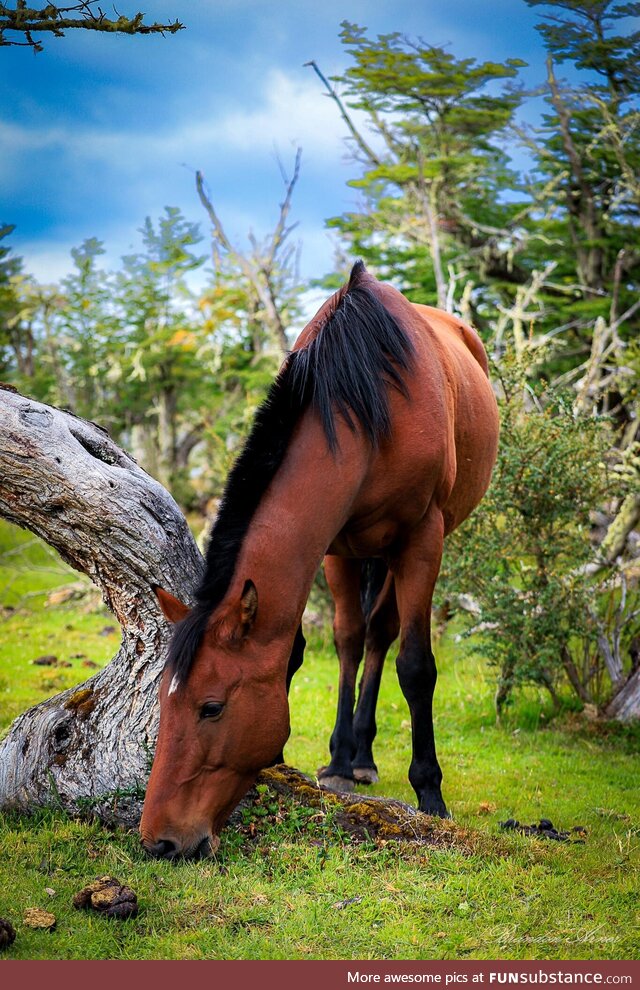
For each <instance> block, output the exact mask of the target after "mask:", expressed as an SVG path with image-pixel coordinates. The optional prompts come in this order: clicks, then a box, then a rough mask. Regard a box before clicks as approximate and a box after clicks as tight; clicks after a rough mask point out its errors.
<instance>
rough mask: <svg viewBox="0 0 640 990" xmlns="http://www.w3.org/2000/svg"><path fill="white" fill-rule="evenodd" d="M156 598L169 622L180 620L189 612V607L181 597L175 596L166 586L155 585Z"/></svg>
mask: <svg viewBox="0 0 640 990" xmlns="http://www.w3.org/2000/svg"><path fill="white" fill-rule="evenodd" d="M153 590H154V591H155V593H156V598H157V599H158V602H159V603H160V608H161V609H162V614H163V615H164V617H165V619H168V620H169V622H180V621H181V620H182V619H184V618H185V617H186V616H187V615H188V614H189V608H188V606H187V605H185V604H184V603H183V602H181V601H180V599H179V598H174V596H173V595H172V594H170V593H169V592H168V591H165V590H164V588H158V587H155V588H154V589H153Z"/></svg>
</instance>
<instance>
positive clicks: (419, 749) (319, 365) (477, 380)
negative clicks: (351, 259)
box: [140, 263, 498, 858]
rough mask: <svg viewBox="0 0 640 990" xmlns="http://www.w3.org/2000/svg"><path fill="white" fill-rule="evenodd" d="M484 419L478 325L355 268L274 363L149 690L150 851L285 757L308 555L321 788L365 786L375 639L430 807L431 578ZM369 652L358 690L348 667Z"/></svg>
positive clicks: (202, 838)
mask: <svg viewBox="0 0 640 990" xmlns="http://www.w3.org/2000/svg"><path fill="white" fill-rule="evenodd" d="M497 438H498V414H497V408H496V403H495V399H494V396H493V392H492V389H491V386H490V384H489V380H488V377H487V359H486V355H485V353H484V349H483V347H482V344H481V342H480V339H479V337H478V336H477V334H476V333H475V331H474V330H472V329H471V328H470V327H468V326H466V325H465V324H464V323H462V322H461V321H460V320H459V319H457V318H456V317H453V316H450V315H449V314H447V313H443V312H440V311H438V310H436V309H431V308H430V307H427V306H418V305H413V304H411V303H410V302H408V301H407V300H406V299H405V298H404V297H403V296H402V295H401V294H400V293H399V292H398V291H397V290H396V289H394V288H392V287H391V286H389V285H384V284H381V283H379V282H377V281H376V279H375V278H373V277H372V276H371V275H369V274H368V273H367V272H366V271H365V269H364V266H363V265H362V263H358V264H356V265H355V266H354V268H353V271H352V273H351V277H350V279H349V282H348V284H347V285H346V286H344V287H343V288H342V289H340V291H339V292H337V293H336V294H335V295H334V296H333V297H332V298H331V299H329V300H328V302H326V303H325V304H324V306H322V308H321V309H320V310H319V312H318V313H317V315H316V316H315V317H314V319H313V320H312V321H311V322H310V323H309V324H308V326H307V327H305V329H304V330H303V332H302V334H301V335H300V337H299V338H298V340H297V342H296V344H295V347H294V349H293V351H292V353H291V354H290V355H289V356H288V358H287V359H286V360H285V362H284V364H283V366H282V368H281V370H280V373H279V375H278V377H277V379H276V381H275V382H274V384H273V386H272V388H271V391H270V393H269V396H268V397H267V400H266V402H265V403H264V405H263V406H262V407H261V408H260V409H259V410H258V413H257V415H256V419H255V423H254V426H253V430H252V432H251V435H250V436H249V439H248V441H247V444H246V446H245V448H244V450H243V452H242V454H241V455H240V457H239V459H238V460H237V462H236V464H235V466H234V468H233V470H232V472H231V474H230V476H229V480H228V482H227V486H226V490H225V495H224V499H223V503H222V506H221V509H220V513H219V515H218V518H217V520H216V524H215V527H214V529H213V533H212V537H211V541H210V544H209V548H208V551H207V561H206V571H205V575H204V577H203V579H202V581H201V584H200V587H199V588H198V590H197V592H196V604H195V607H194V608H193V609H191V610H189V609H188V608H187V607H186V606H185V605H183V604H182V603H181V602H179V601H178V600H177V599H175V598H174V597H173V596H172V595H170V594H169V593H168V592H166V591H162V590H161V589H158V590H157V594H158V598H159V600H160V604H161V606H162V609H163V611H164V614H165V615H166V617H167V618H168V619H169V620H170V621H172V622H176V623H177V625H176V627H175V630H174V634H173V638H172V642H171V647H170V651H169V657H168V660H167V664H166V668H165V671H164V674H163V678H162V684H161V688H160V703H161V716H160V731H159V736H158V745H157V749H156V754H155V760H154V763H153V768H152V771H151V777H150V779H149V785H148V789H147V796H146V800H145V805H144V812H143V816H142V822H141V825H140V831H141V835H142V841H143V843H144V845H145V848H146V849H147V850H148V851H149V852H150V853H152V854H154V855H156V856H164V857H167V858H174V857H176V856H194V855H203V854H206V853H208V852H211V851H213V850H215V848H217V844H218V841H219V840H218V838H217V836H218V833H219V831H220V828H221V827H222V825H223V824H224V822H225V820H226V819H227V817H228V816H229V814H230V813H231V811H232V810H233V808H234V807H235V805H236V804H237V803H238V801H239V800H240V798H241V797H242V796H243V794H244V793H245V792H246V791H247V790H248V788H249V787H250V786H251V784H252V783H253V781H254V780H255V778H256V776H257V774H258V772H259V771H260V770H261V769H262V768H263V767H266V766H269V765H270V764H272V763H274V762H276V761H278V760H279V759H281V758H282V749H283V746H284V744H285V742H286V740H287V738H288V735H289V706H288V700H287V693H288V688H289V684H290V682H291V677H292V676H293V674H294V673H295V671H296V670H297V669H298V667H299V666H300V664H301V663H302V655H303V650H304V638H303V636H302V632H301V628H300V621H301V618H302V613H303V610H304V607H305V604H306V601H307V597H308V594H309V590H310V588H311V584H312V582H313V579H314V576H315V574H316V571H317V569H318V567H319V565H320V563H321V561H322V559H323V557H324V556H325V555H327V556H326V561H325V567H326V574H327V579H328V582H329V586H330V588H331V591H332V594H333V596H334V599H335V623H334V631H335V642H336V648H337V652H338V656H339V659H340V693H339V704H338V718H337V722H336V727H335V730H334V732H333V735H332V737H331V762H330V764H329V766H328V767H325V768H323V769H322V770H321V771H320V775H321V779H323V781H324V783H326V784H327V785H328V786H331V787H334V788H335V787H338V788H341V787H342V788H345V787H346V788H348V787H352V786H353V783H354V781H358V780H362V781H365V782H366V781H371V780H375V779H376V770H375V763H374V760H373V754H372V750H371V744H372V742H373V737H374V735H375V707H376V700H377V694H378V686H379V682H380V674H381V671H382V664H383V661H384V656H385V654H386V651H387V649H388V647H389V645H390V643H391V642H392V641H393V639H394V638H395V637H396V635H397V633H398V630H400V631H401V640H400V651H399V655H398V659H397V672H398V677H399V680H400V685H401V688H402V691H403V693H404V695H405V698H406V699H407V702H408V705H409V710H410V713H411V724H412V747H413V756H412V760H411V766H410V769H409V779H410V781H411V784H412V785H413V787H414V789H415V791H416V794H417V797H418V804H419V807H420V808H421V809H422V810H423V811H425V812H428V813H430V814H436V815H445V814H446V809H445V805H444V802H443V800H442V795H441V791H440V784H441V780H442V772H441V770H440V766H439V764H438V760H437V758H436V750H435V743H434V736H433V720H432V709H431V704H432V697H433V691H434V687H435V682H436V666H435V661H434V657H433V653H432V651H431V641H430V618H431V601H432V596H433V589H434V585H435V582H436V578H437V576H438V571H439V568H440V560H441V556H442V546H443V540H444V537H445V536H446V535H447V533H450V532H451V530H453V529H454V528H455V527H456V526H457V525H458V524H459V523H461V522H462V520H463V519H465V518H466V516H467V515H468V514H469V513H470V512H471V511H472V509H473V508H474V507H475V506H476V505H477V504H478V502H479V501H480V499H481V498H482V495H483V494H484V492H485V491H486V488H487V486H488V484H489V479H490V476H491V471H492V467H493V464H494V461H495V456H496V448H497ZM365 647H366V660H365V670H364V676H363V681H362V685H361V691H360V698H359V703H358V707H357V709H356V713H355V717H354V714H353V707H354V700H355V681H356V674H357V669H358V666H359V663H360V660H361V658H362V654H363V651H364V649H365Z"/></svg>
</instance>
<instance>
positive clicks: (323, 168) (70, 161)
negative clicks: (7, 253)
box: [0, 0, 544, 282]
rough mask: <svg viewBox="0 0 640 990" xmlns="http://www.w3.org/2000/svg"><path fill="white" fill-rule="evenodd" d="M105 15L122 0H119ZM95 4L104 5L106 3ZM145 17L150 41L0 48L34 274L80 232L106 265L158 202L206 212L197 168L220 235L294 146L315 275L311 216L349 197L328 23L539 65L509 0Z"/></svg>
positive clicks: (2, 161) (257, 3)
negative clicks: (175, 27) (98, 247)
mask: <svg viewBox="0 0 640 990" xmlns="http://www.w3.org/2000/svg"><path fill="white" fill-rule="evenodd" d="M119 8H121V12H122V13H127V14H130V13H133V12H134V10H137V9H138V7H137V6H136V5H135V3H130V2H129V0H126V2H125V0H122V3H121V4H120V5H119ZM104 9H105V10H107V11H108V9H109V8H108V5H105V8H104ZM144 9H145V11H146V15H147V20H148V21H152V20H158V21H163V20H173V19H175V18H176V17H178V18H179V19H180V20H182V21H183V22H184V23H185V24H186V30H185V31H182V32H180V33H178V34H176V35H170V36H167V37H166V38H162V37H155V36H150V37H133V38H129V37H126V36H115V35H99V34H91V33H89V32H83V31H77V32H68V34H67V36H66V37H65V38H63V39H59V40H58V39H55V38H53V37H48V36H46V35H45V36H44V37H43V41H44V44H45V50H44V52H43V53H42V54H40V55H37V56H34V55H33V54H32V53H31V52H30V51H29V50H28V49H26V48H4V49H2V50H1V51H0V82H1V85H2V100H1V101H0V141H1V142H2V154H1V156H0V221H3V222H6V223H14V224H16V231H15V233H14V235H13V236H12V238H11V243H12V245H13V246H14V249H15V250H16V251H17V252H18V253H19V254H22V255H23V256H24V258H25V262H26V268H27V270H29V271H32V272H34V273H35V274H36V276H37V277H38V278H39V279H40V280H41V281H43V282H47V281H51V280H54V279H57V278H59V277H60V276H61V275H62V274H64V273H65V272H66V271H67V270H68V269H69V268H70V257H69V252H70V250H71V248H72V247H74V246H75V245H78V244H80V243H81V242H82V241H83V240H84V239H85V238H87V237H93V236H95V237H98V238H99V239H100V240H102V241H104V242H105V246H106V248H107V251H108V254H107V263H114V264H115V263H117V259H118V257H119V256H120V255H121V254H123V253H126V252H128V251H130V250H131V248H135V247H136V246H137V245H138V243H139V239H138V234H137V228H139V227H140V225H141V223H142V221H143V219H144V217H145V216H147V215H150V216H151V217H152V218H155V217H157V216H159V215H160V213H161V212H162V210H163V208H164V206H165V205H171V206H179V207H181V208H182V210H183V211H184V212H185V214H186V215H187V216H188V218H189V219H191V220H194V221H199V222H201V224H202V229H203V232H206V229H207V224H206V220H205V217H204V214H203V211H202V208H201V206H200V204H199V202H198V200H197V196H196V192H195V186H194V172H195V170H196V169H201V170H202V171H203V172H204V174H205V176H206V178H207V182H208V185H209V188H210V192H211V197H212V200H213V202H214V204H215V206H216V209H217V211H218V213H219V215H220V217H221V218H222V220H223V223H224V225H225V227H226V229H227V232H228V234H229V236H230V237H232V238H233V239H235V240H237V241H240V242H242V240H243V239H244V238H245V237H246V234H247V232H248V231H249V230H250V229H251V230H253V231H254V233H255V234H256V235H258V236H261V235H264V234H266V233H267V232H268V231H269V230H270V228H271V227H272V226H273V224H274V222H275V219H276V217H277V212H278V202H279V200H280V198H281V194H282V179H281V177H280V172H279V169H278V165H277V161H276V155H278V156H279V157H280V159H281V160H282V162H283V164H284V165H285V168H287V167H289V168H290V167H291V165H292V163H293V158H294V153H295V148H296V146H297V145H298V144H300V145H301V146H302V148H303V164H302V173H301V178H300V181H299V184H298V187H297V190H296V193H295V197H294V204H293V211H292V219H294V220H297V221H298V223H299V227H298V230H297V232H296V233H297V236H298V238H299V239H300V241H301V242H302V254H301V268H302V274H303V275H304V276H318V275H321V274H324V273H325V272H326V271H327V270H329V269H330V267H331V261H332V257H333V249H332V245H331V241H330V238H329V236H328V234H327V232H326V231H325V229H324V221H325V219H326V218H327V217H329V216H333V215H336V214H338V213H341V212H342V211H343V210H345V209H347V208H349V207H350V206H351V205H352V204H353V203H354V202H355V200H356V193H355V191H354V190H351V189H350V188H349V187H348V186H347V185H346V181H347V179H348V178H349V177H350V176H353V175H354V166H353V165H352V164H351V163H350V162H349V160H348V155H347V149H346V146H345V144H344V136H345V129H344V125H343V124H342V122H341V120H340V118H339V115H338V113H337V110H336V108H335V106H334V105H333V104H332V103H331V101H330V100H329V99H328V98H327V97H326V96H324V95H323V92H322V87H321V84H320V82H319V80H318V79H317V78H316V76H315V74H314V73H313V72H312V70H311V69H309V68H305V67H304V66H303V63H304V62H306V61H308V60H309V59H315V60H316V61H317V62H318V63H319V65H320V66H321V68H322V69H323V71H324V72H325V74H326V75H331V74H333V73H335V72H339V71H341V70H343V69H344V68H345V67H346V66H347V64H348V59H347V57H346V55H345V52H344V51H343V49H342V46H341V43H340V40H339V30H340V22H341V21H342V20H343V19H347V20H350V21H354V22H356V23H358V24H361V25H366V26H367V27H368V28H369V30H370V33H372V34H377V33H385V32H390V31H400V32H402V33H406V34H408V35H410V36H412V37H417V36H421V37H422V38H423V39H424V40H425V41H427V42H428V43H431V44H434V45H445V46H447V47H449V48H450V49H451V50H452V51H453V52H454V53H455V54H456V55H457V56H460V57H463V56H464V57H475V58H477V59H478V60H484V59H491V60H496V61H499V60H503V59H506V58H508V57H518V58H522V59H524V60H525V61H527V62H528V63H529V68H528V69H526V70H524V72H523V76H522V78H523V80H524V82H525V83H526V84H528V85H531V84H533V83H535V82H539V81H540V80H541V79H542V78H543V71H544V70H543V64H544V50H543V47H542V44H541V41H540V38H539V35H538V34H537V32H536V31H535V28H534V25H535V23H536V22H537V21H538V20H539V19H540V18H539V13H537V12H536V11H532V10H530V8H529V7H528V6H527V5H526V4H525V3H524V0H492V2H488V0H445V2H442V0H438V2H435V0H366V2H365V0H340V2H337V0H314V2H309V0H280V2H278V3H274V2H272V0H192V2H189V3H186V2H184V0H149V2H148V3H147V4H146V5H144Z"/></svg>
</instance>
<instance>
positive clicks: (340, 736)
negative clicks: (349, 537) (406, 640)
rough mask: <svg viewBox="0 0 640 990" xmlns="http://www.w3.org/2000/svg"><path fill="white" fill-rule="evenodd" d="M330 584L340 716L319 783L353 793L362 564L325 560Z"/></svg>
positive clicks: (361, 641) (362, 627)
mask: <svg viewBox="0 0 640 990" xmlns="http://www.w3.org/2000/svg"><path fill="white" fill-rule="evenodd" d="M324 569H325V575H326V578H327V584H328V585H329V589H330V591H331V595H332V597H333V600H334V603H335V615H334V620H333V638H334V643H335V647H336V653H337V654H338V660H339V661H340V679H339V684H338V712H337V716H336V724H335V728H334V730H333V732H332V734H331V740H330V743H329V749H330V752H331V762H330V763H329V765H328V766H326V767H320V768H319V770H318V780H319V781H320V783H321V784H322V785H323V786H324V787H328V788H330V789H331V790H335V791H350V790H353V788H354V786H355V781H354V776H353V757H354V755H355V749H356V744H355V737H354V732H353V706H354V701H355V690H356V678H357V675H358V667H359V666H360V662H361V660H362V654H363V651H364V635H365V623H364V615H363V613H362V605H361V603H360V570H361V564H360V561H358V560H345V559H342V558H339V557H331V556H328V557H326V558H325V568H324Z"/></svg>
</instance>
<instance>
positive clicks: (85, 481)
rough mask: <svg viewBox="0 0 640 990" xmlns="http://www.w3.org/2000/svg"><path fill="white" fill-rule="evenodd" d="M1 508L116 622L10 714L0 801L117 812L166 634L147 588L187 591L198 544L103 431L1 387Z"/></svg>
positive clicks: (135, 767) (194, 575)
mask: <svg viewBox="0 0 640 990" xmlns="http://www.w3.org/2000/svg"><path fill="white" fill-rule="evenodd" d="M0 516H3V517H4V518H5V519H8V520H9V521H10V522H12V523H16V524H17V525H18V526H22V527H24V528H26V529H30V530H31V531H32V532H34V533H35V534H36V535H37V536H39V537H41V538H42V539H43V540H45V541H46V542H47V543H49V544H50V545H51V546H52V547H54V548H55V549H56V550H57V551H58V553H59V554H60V555H61V557H63V558H64V560H66V561H67V562H68V563H69V564H71V566H72V567H74V568H76V570H78V571H82V572H83V573H85V574H87V575H88V576H89V577H90V578H91V580H92V581H93V582H94V583H95V584H96V585H97V586H98V587H99V588H100V590H101V591H102V594H103V597H104V600H105V602H106V604H107V605H108V606H109V608H110V609H111V610H112V612H113V613H114V615H115V617H116V619H117V620H118V622H119V623H120V627H121V630H122V642H121V644H120V649H119V650H118V652H117V654H116V656H115V657H114V658H113V660H112V661H111V663H110V664H109V665H108V666H107V667H106V668H105V669H104V670H101V671H100V672H99V673H97V674H96V675H95V676H94V677H92V678H90V680H88V681H87V682H86V683H85V684H83V685H81V686H80V687H78V688H74V689H72V690H69V691H65V692H63V693H62V694H59V695H57V696H56V697H55V698H51V699H49V700H48V701H44V702H43V703H42V704H40V705H37V706H36V707H35V708H32V709H31V710H30V711H27V712H25V713H24V714H23V715H21V716H20V717H19V718H18V719H17V720H16V722H15V723H14V724H13V725H12V727H11V728H10V730H9V733H8V735H7V736H6V737H5V738H4V739H3V740H2V742H1V743H0V807H2V808H18V809H24V810H28V809H32V808H34V807H36V806H38V805H45V804H51V803H54V804H57V805H58V806H61V807H63V808H65V809H66V810H68V811H71V812H77V811H78V810H81V809H82V808H83V807H86V806H87V805H90V804H92V803H94V804H95V805H96V810H97V811H98V814H99V815H100V817H106V818H108V817H111V818H113V819H115V820H118V819H119V818H121V817H124V819H125V820H126V819H127V815H126V810H125V808H124V804H126V800H121V802H120V804H121V805H122V807H121V808H120V807H119V806H118V805H116V806H115V807H114V806H113V803H112V797H113V796H114V795H119V797H120V798H121V799H126V798H129V799H135V798H136V797H137V798H139V797H140V796H141V795H142V794H143V793H144V787H145V786H146V779H147V776H148V771H149V765H150V759H151V753H152V751H153V747H154V745H155V737H156V731H157V718H158V705H157V690H158V680H159V676H160V673H161V670H162V664H163V660H164V648H165V645H166V640H167V636H168V627H167V624H166V621H165V619H164V618H163V616H162V614H161V613H160V609H159V608H158V605H157V602H156V599H155V595H154V594H153V591H152V588H153V586H154V585H156V584H159V585H162V586H163V587H164V588H167V589H168V590H170V591H171V592H172V593H173V594H175V595H177V596H178V597H180V598H182V599H183V600H186V601H189V598H190V595H191V593H192V590H193V588H194V587H195V585H196V583H197V580H198V575H199V572H200V568H201V563H202V558H201V556H200V553H199V551H198V549H197V547H196V545H195V542H194V540H193V538H192V536H191V533H190V532H189V528H188V526H187V523H186V521H185V519H184V517H183V515H182V513H181V512H180V509H179V508H178V506H177V505H176V503H175V502H174V501H173V499H172V498H171V496H170V495H169V493H168V492H166V491H165V489H164V488H162V486H161V485H159V484H158V483H157V482H156V481H154V480H153V478H150V477H149V476H148V475H147V474H145V472H144V471H142V470H141V468H139V467H138V466H137V464H136V463H135V461H134V460H133V459H132V458H131V457H129V456H128V455H127V454H125V453H124V451H122V450H121V449H120V448H119V447H118V446H117V445H116V444H115V443H113V441H112V440H111V439H110V438H109V436H108V435H107V434H106V433H105V432H104V430H102V429H101V428H100V427H99V426H96V425H94V424H93V423H89V422H86V421H85V420H82V419H79V418H77V417H76V416H74V415H72V414H70V413H66V412H62V411H61V410H59V409H54V408H52V407H51V406H46V405H43V404H42V403H40V402H35V401H33V400H31V399H28V398H25V397H24V396H22V395H20V394H18V393H16V392H15V391H14V390H12V389H7V388H6V387H5V388H3V389H2V390H0ZM110 796H111V797H110ZM134 803H135V800H134ZM109 809H111V811H110V810H109Z"/></svg>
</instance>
